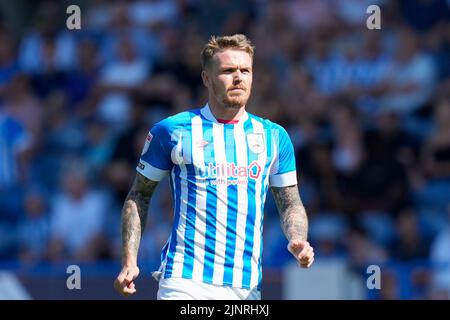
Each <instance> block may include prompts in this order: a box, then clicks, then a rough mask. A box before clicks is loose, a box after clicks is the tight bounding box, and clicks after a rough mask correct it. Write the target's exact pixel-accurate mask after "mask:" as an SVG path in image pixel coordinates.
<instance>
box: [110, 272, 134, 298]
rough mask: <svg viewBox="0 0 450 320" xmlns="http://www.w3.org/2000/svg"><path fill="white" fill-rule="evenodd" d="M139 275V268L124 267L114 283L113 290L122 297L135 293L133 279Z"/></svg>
mask: <svg viewBox="0 0 450 320" xmlns="http://www.w3.org/2000/svg"><path fill="white" fill-rule="evenodd" d="M138 275H139V268H138V267H137V266H133V267H129V266H125V267H123V268H122V271H121V272H120V273H119V275H118V276H117V278H116V280H115V281H114V288H115V289H116V290H117V292H119V293H120V294H121V295H123V296H124V297H128V296H129V295H131V294H133V293H135V292H136V287H135V284H134V279H136V278H137V276H138Z"/></svg>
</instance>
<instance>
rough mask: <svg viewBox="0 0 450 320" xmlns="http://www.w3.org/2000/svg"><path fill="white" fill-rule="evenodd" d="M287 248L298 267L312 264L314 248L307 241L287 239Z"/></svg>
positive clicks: (307, 266)
mask: <svg viewBox="0 0 450 320" xmlns="http://www.w3.org/2000/svg"><path fill="white" fill-rule="evenodd" d="M287 249H288V250H289V252H290V253H292V255H293V256H294V257H295V259H296V260H297V262H298V265H299V266H300V267H302V268H309V267H311V265H312V264H313V262H314V249H313V248H312V247H311V246H310V245H309V242H308V241H303V240H297V239H292V240H291V241H289V243H288V246H287Z"/></svg>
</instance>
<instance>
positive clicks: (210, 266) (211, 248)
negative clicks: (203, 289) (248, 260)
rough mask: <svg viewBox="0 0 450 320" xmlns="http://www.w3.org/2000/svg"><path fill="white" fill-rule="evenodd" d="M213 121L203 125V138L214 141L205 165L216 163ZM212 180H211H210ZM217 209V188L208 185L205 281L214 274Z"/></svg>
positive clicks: (208, 148) (207, 152)
mask: <svg viewBox="0 0 450 320" xmlns="http://www.w3.org/2000/svg"><path fill="white" fill-rule="evenodd" d="M212 130H213V129H212V122H210V121H205V122H204V125H203V139H205V140H206V141H212V142H213V143H209V144H208V145H207V146H206V147H205V149H204V155H205V156H204V159H205V165H207V164H208V163H209V162H212V163H213V164H215V161H214V160H215V158H214V141H213V131H212ZM210 181H211V180H210ZM216 211H217V189H216V186H214V185H210V184H207V185H206V234H205V257H204V269H203V281H204V282H207V283H212V279H213V274H214V256H215V250H216V214H217V213H216Z"/></svg>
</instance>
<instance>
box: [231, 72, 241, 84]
mask: <svg viewBox="0 0 450 320" xmlns="http://www.w3.org/2000/svg"><path fill="white" fill-rule="evenodd" d="M233 81H234V82H241V81H242V72H241V71H240V70H236V71H235V72H234V74H233Z"/></svg>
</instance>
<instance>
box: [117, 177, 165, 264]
mask: <svg viewBox="0 0 450 320" xmlns="http://www.w3.org/2000/svg"><path fill="white" fill-rule="evenodd" d="M157 185H158V182H155V181H152V180H149V179H147V178H145V177H144V176H143V175H141V174H137V176H136V179H135V180H134V182H133V185H132V187H131V190H130V192H129V193H128V196H127V198H126V199H125V204H124V206H123V209H122V254H123V256H122V258H123V262H125V261H133V262H136V261H137V255H138V250H139V243H140V241H141V236H142V234H143V233H144V229H145V224H146V222H147V213H148V208H149V205H150V198H151V197H152V195H153V192H154V190H155V188H156V186H157Z"/></svg>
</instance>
